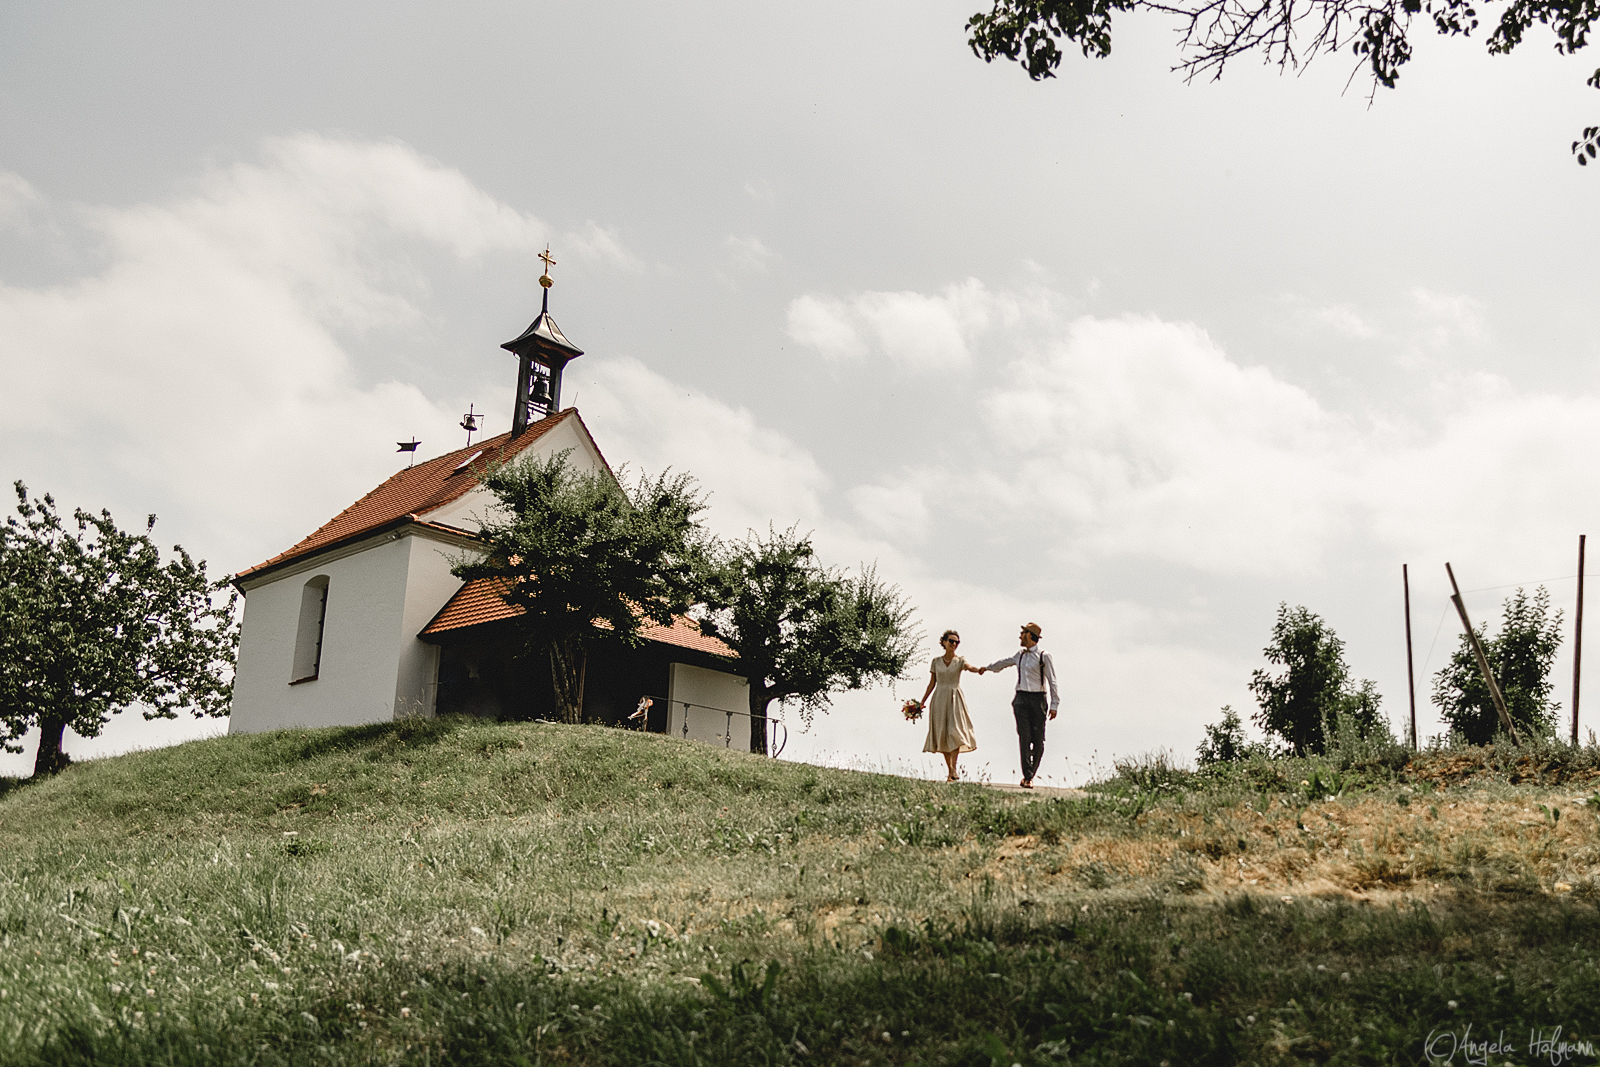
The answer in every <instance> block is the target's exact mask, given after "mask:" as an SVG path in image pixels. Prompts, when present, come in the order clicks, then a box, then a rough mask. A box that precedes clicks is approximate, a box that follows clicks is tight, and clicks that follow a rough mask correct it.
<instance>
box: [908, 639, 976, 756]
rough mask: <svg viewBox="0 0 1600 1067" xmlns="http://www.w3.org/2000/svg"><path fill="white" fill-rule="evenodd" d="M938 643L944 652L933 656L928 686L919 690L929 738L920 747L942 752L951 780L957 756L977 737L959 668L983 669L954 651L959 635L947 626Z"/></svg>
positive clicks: (971, 747)
mask: <svg viewBox="0 0 1600 1067" xmlns="http://www.w3.org/2000/svg"><path fill="white" fill-rule="evenodd" d="M939 644H941V645H943V646H944V655H942V656H935V657H933V665H932V668H933V669H932V671H931V672H930V674H929V676H928V689H927V692H925V693H923V694H922V703H923V706H924V707H926V708H927V709H928V740H927V741H926V742H925V743H924V744H923V746H922V751H924V752H938V753H940V754H941V755H943V756H944V762H945V766H946V767H948V768H949V771H950V776H949V777H948V778H946V779H945V781H947V782H954V781H956V779H957V775H956V758H957V757H959V756H960V755H961V753H963V752H972V751H974V750H975V749H976V748H977V747H978V742H977V740H976V739H975V738H974V737H973V736H972V719H971V718H969V717H968V715H967V700H966V698H965V697H963V696H962V695H961V672H962V671H971V672H972V673H973V674H981V673H983V672H982V671H980V670H979V669H978V668H977V667H969V666H967V661H966V660H964V659H962V658H961V657H960V656H958V655H956V646H957V645H959V644H961V635H960V634H958V633H956V632H955V631H954V630H946V631H945V632H944V636H943V637H941V638H939ZM930 693H931V694H932V695H933V702H932V703H931V704H930V703H929V702H928V695H929V694H930Z"/></svg>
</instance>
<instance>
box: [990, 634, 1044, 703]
mask: <svg viewBox="0 0 1600 1067" xmlns="http://www.w3.org/2000/svg"><path fill="white" fill-rule="evenodd" d="M1007 667H1015V668H1016V669H1017V692H1019V693H1042V692H1044V689H1045V685H1046V684H1048V685H1049V686H1050V710H1051V711H1055V710H1056V709H1057V708H1059V707H1061V694H1060V693H1059V692H1057V691H1056V664H1055V660H1053V659H1051V658H1050V653H1048V652H1046V651H1045V650H1044V649H1042V648H1040V647H1039V646H1038V645H1034V646H1033V647H1032V648H1019V649H1017V651H1016V652H1014V653H1012V654H1011V655H1009V656H1007V657H1006V658H1005V659H1001V660H996V661H995V662H993V663H991V664H989V666H988V667H987V668H986V669H987V670H991V671H1003V670H1005V669H1006V668H1007Z"/></svg>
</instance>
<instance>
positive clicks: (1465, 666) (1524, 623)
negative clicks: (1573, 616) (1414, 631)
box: [1433, 586, 1561, 745]
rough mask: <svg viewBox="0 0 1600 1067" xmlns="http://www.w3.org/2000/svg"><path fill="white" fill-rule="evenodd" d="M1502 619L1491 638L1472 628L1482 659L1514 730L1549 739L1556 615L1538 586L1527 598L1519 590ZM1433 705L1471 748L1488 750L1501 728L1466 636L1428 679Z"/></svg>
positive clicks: (1556, 644) (1557, 645)
mask: <svg viewBox="0 0 1600 1067" xmlns="http://www.w3.org/2000/svg"><path fill="white" fill-rule="evenodd" d="M1501 615H1502V617H1501V622H1500V633H1499V634H1497V635H1496V636H1494V637H1490V636H1489V635H1488V632H1487V630H1486V629H1485V626H1484V625H1482V624H1480V625H1479V626H1478V628H1477V634H1478V640H1479V641H1480V642H1482V644H1483V653H1484V658H1485V659H1487V660H1488V661H1489V670H1490V672H1491V673H1493V675H1494V680H1495V681H1496V682H1497V683H1498V684H1499V686H1500V694H1501V696H1503V697H1505V701H1506V710H1507V711H1508V712H1510V713H1511V721H1512V722H1514V723H1516V725H1517V729H1518V730H1519V731H1522V730H1526V731H1528V732H1529V733H1531V734H1534V735H1537V736H1543V737H1551V736H1553V735H1554V734H1555V729H1556V714H1557V712H1558V710H1559V709H1560V704H1559V703H1558V702H1556V701H1554V700H1551V699H1550V693H1551V691H1552V689H1553V688H1554V683H1552V682H1551V681H1550V668H1551V666H1552V665H1553V664H1554V663H1555V659H1556V652H1557V651H1558V650H1559V649H1560V648H1561V612H1560V611H1554V612H1552V611H1551V610H1550V592H1549V590H1547V589H1545V587H1544V586H1540V587H1539V588H1538V590H1536V591H1535V592H1534V594H1533V595H1532V596H1529V595H1528V594H1527V593H1526V592H1525V591H1523V590H1521V589H1518V590H1517V591H1516V592H1515V593H1513V594H1512V595H1511V596H1509V597H1507V598H1506V600H1505V605H1504V607H1503V609H1502V613H1501ZM1433 702H1434V704H1436V705H1437V706H1438V708H1439V712H1440V714H1441V715H1442V716H1443V718H1444V721H1445V723H1446V724H1447V725H1448V726H1449V728H1450V730H1451V732H1452V733H1459V734H1460V735H1461V736H1462V737H1463V738H1465V739H1466V740H1467V741H1468V742H1470V743H1471V744H1474V745H1483V744H1488V743H1489V742H1490V741H1492V740H1494V735H1495V734H1496V733H1497V732H1499V731H1500V730H1501V729H1502V728H1503V727H1502V725H1501V723H1500V714H1499V712H1498V711H1496V710H1495V706H1494V699H1493V698H1492V697H1491V696H1490V695H1489V687H1488V685H1487V684H1486V683H1485V682H1484V680H1483V672H1482V671H1480V670H1479V669H1478V660H1477V657H1476V656H1474V655H1473V654H1472V643H1471V641H1470V640H1469V639H1468V638H1467V635H1466V634H1462V635H1461V641H1460V644H1459V645H1458V647H1457V648H1456V651H1455V654H1454V655H1452V656H1451V657H1450V662H1449V663H1448V664H1446V665H1445V666H1444V668H1443V669H1442V670H1440V671H1439V673H1437V674H1435V675H1434V676H1433Z"/></svg>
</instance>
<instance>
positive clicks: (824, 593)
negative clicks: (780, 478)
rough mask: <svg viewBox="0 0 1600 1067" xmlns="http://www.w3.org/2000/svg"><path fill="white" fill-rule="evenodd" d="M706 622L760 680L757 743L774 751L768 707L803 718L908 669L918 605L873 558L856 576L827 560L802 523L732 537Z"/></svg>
mask: <svg viewBox="0 0 1600 1067" xmlns="http://www.w3.org/2000/svg"><path fill="white" fill-rule="evenodd" d="M707 605H708V606H707V609H706V611H705V613H704V616H703V618H702V620H701V623H700V627H701V629H702V630H703V631H704V632H705V633H707V634H709V635H710V636H712V637H715V638H718V639H719V640H721V641H722V642H723V643H725V644H726V645H728V647H729V648H731V649H732V650H733V654H734V660H735V670H736V671H737V672H738V673H739V674H742V675H744V676H745V677H746V678H747V679H748V680H749V683H750V750H751V751H752V752H765V751H766V750H767V732H766V726H767V719H766V716H767V708H768V706H769V705H770V704H771V703H772V702H773V701H774V700H777V701H786V700H793V701H796V702H797V703H798V704H799V706H800V713H801V715H802V716H803V717H805V718H807V719H808V720H809V718H810V717H811V716H812V715H813V714H814V713H815V712H816V711H817V709H819V708H821V707H822V706H823V705H824V704H825V702H826V698H827V696H828V694H830V693H839V692H844V691H847V690H853V689H864V688H866V687H867V686H870V685H872V684H874V683H876V682H879V681H883V680H886V679H892V678H897V677H899V676H900V675H901V674H902V673H903V672H904V671H905V669H906V666H907V665H908V664H909V663H910V662H911V657H912V656H913V655H915V653H916V648H917V644H918V635H917V634H916V633H914V632H913V631H912V611H911V608H910V607H908V606H907V605H906V603H905V601H904V598H903V597H902V595H901V593H900V590H899V589H898V588H896V587H895V586H892V585H888V584H886V583H884V582H883V581H881V580H880V579H879V578H878V576H877V574H876V572H875V571H874V570H873V569H872V568H870V567H864V568H862V570H861V571H860V573H859V574H856V575H854V576H848V575H844V574H841V573H840V572H839V571H837V570H834V569H832V568H828V567H824V566H822V565H821V564H820V563H818V562H817V559H816V552H815V550H814V549H813V548H812V545H811V539H810V538H809V537H801V536H799V535H797V534H796V532H795V530H794V528H793V527H791V528H790V529H788V530H784V531H783V532H781V533H779V532H776V531H772V530H768V532H767V536H766V537H765V538H763V537H761V536H759V535H757V534H754V533H752V534H750V535H749V536H748V537H746V538H745V540H743V541H741V542H737V543H735V544H732V545H728V546H725V547H724V548H723V549H722V550H721V551H719V553H718V554H717V559H716V561H715V564H714V565H713V567H712V568H711V582H710V589H709V591H708V593H707Z"/></svg>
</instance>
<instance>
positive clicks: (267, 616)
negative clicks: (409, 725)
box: [228, 534, 443, 733]
mask: <svg viewBox="0 0 1600 1067" xmlns="http://www.w3.org/2000/svg"><path fill="white" fill-rule="evenodd" d="M412 540H414V539H413V538H409V537H402V538H398V539H396V538H395V537H394V535H393V534H383V535H381V536H379V537H377V538H373V539H372V540H371V541H370V542H366V543H364V544H363V546H362V548H361V550H360V551H356V552H351V553H349V554H347V555H342V556H338V557H337V558H331V559H330V558H327V557H326V556H324V557H322V558H320V559H312V560H309V561H307V564H306V566H305V567H304V568H292V573H289V574H284V575H282V576H281V577H278V578H276V579H274V580H272V581H268V582H264V583H262V584H261V585H258V586H253V587H251V588H249V589H248V590H247V591H246V595H245V601H244V622H243V627H242V630H241V633H240V641H239V662H238V666H237V669H236V671H235V674H234V683H233V711H232V715H231V716H230V718H229V722H228V732H229V733H259V732H261V731H263V730H279V729H283V728H285V727H291V726H300V727H315V726H357V725H361V724H364V723H373V722H385V721H388V720H390V719H392V718H394V698H395V693H396V686H395V683H396V679H397V677H398V675H399V667H400V661H401V657H402V644H401V642H400V641H399V640H398V639H397V638H398V635H399V631H400V628H401V622H402V619H403V618H404V617H405V607H406V600H407V597H406V587H407V584H408V582H409V581H410V578H411V567H410V542H411V541H412ZM319 574H326V575H327V576H328V607H327V614H326V616H325V618H324V622H323V631H322V662H321V667H320V670H319V671H318V676H317V679H316V680H315V681H311V682H302V683H300V684H298V685H290V684H289V682H290V681H291V680H292V677H291V676H292V675H293V671H294V645H295V635H296V632H297V629H298V625H299V621H300V596H301V590H302V589H303V588H304V587H305V584H306V582H307V581H308V580H310V579H311V578H313V577H315V576H317V575H319ZM442 603H443V602H442V601H441V605H442ZM435 610H437V608H436V609H435ZM418 629H421V627H420V626H419V627H418ZM414 635H415V631H413V633H412V635H410V636H412V638H413V639H414Z"/></svg>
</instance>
